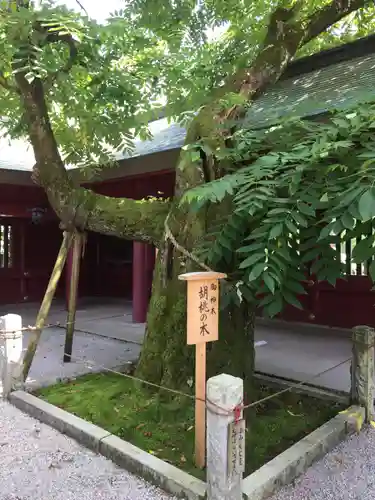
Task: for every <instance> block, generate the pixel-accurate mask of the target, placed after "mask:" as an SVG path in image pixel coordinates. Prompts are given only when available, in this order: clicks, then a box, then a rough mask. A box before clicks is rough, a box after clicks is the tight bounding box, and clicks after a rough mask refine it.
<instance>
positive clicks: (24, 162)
mask: <svg viewBox="0 0 375 500" xmlns="http://www.w3.org/2000/svg"><path fill="white" fill-rule="evenodd" d="M34 164H35V157H34V153H33V150H32V148H31V146H30V145H29V144H28V143H27V142H26V141H23V140H21V139H17V140H12V141H11V142H10V141H9V140H8V139H4V138H0V169H9V170H31V169H32V168H33V166H34Z"/></svg>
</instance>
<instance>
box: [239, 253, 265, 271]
mask: <svg viewBox="0 0 375 500" xmlns="http://www.w3.org/2000/svg"><path fill="white" fill-rule="evenodd" d="M264 258H265V254H264V252H263V253H255V254H253V255H250V257H247V259H245V260H244V261H242V262H241V264H240V265H239V268H240V269H246V268H247V267H250V266H252V265H254V264H255V263H256V262H258V261H259V260H261V259H263V260H264ZM262 266H264V264H262Z"/></svg>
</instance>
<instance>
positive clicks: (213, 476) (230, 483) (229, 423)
mask: <svg viewBox="0 0 375 500" xmlns="http://www.w3.org/2000/svg"><path fill="white" fill-rule="evenodd" d="M242 405H243V381H242V380H241V379H240V378H238V377H233V376H232V375H226V374H221V375H217V376H216V377H212V378H210V379H209V380H208V382H207V500H242V478H243V472H244V470H245V421H244V420H243V418H242Z"/></svg>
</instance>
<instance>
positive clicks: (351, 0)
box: [301, 0, 374, 45]
mask: <svg viewBox="0 0 375 500" xmlns="http://www.w3.org/2000/svg"><path fill="white" fill-rule="evenodd" d="M373 3H374V2H373V0H332V2H331V3H330V4H328V5H326V6H325V7H323V8H322V9H319V10H317V11H316V12H314V14H312V15H311V16H310V17H309V18H308V19H307V26H306V28H305V34H304V37H303V39H302V41H301V45H305V44H306V43H308V42H310V41H311V40H313V39H314V38H316V37H317V36H319V35H320V34H321V33H323V31H326V30H327V29H328V28H329V27H330V26H332V25H334V24H336V23H337V22H338V21H341V19H343V18H344V17H346V16H347V15H348V14H351V13H352V12H355V11H356V10H358V9H361V8H362V7H366V6H367V5H372V4H373Z"/></svg>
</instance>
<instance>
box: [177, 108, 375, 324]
mask: <svg viewBox="0 0 375 500" xmlns="http://www.w3.org/2000/svg"><path fill="white" fill-rule="evenodd" d="M231 143H232V146H231V147H230V148H229V147H228V148H226V149H223V150H222V151H221V152H220V155H221V156H223V157H227V158H229V159H230V161H231V162H232V163H234V164H236V165H242V167H241V168H239V169H238V170H236V171H235V172H233V173H231V174H229V175H226V176H224V177H222V178H221V179H218V180H216V181H214V182H212V183H208V184H204V185H202V186H200V187H197V188H195V189H194V190H191V191H188V192H187V193H186V195H185V198H184V200H185V201H189V202H190V203H192V204H193V206H195V208H196V209H200V208H201V207H202V205H204V204H206V203H213V204H217V203H221V202H223V200H225V199H229V200H230V203H231V206H232V208H233V211H232V214H231V216H230V217H229V218H228V217H225V219H223V220H220V221H218V230H217V231H213V232H211V234H209V235H208V238H207V242H206V243H208V244H205V245H203V248H202V256H204V258H205V259H206V260H207V261H208V262H210V264H211V265H212V266H215V267H219V268H221V267H223V266H224V267H225V268H227V269H228V271H230V272H232V273H233V277H234V278H235V279H236V280H238V283H237V291H238V294H237V296H238V295H239V294H244V296H245V298H246V299H247V300H249V301H254V299H255V297H258V298H259V296H261V297H262V298H261V301H260V305H261V306H264V309H265V312H266V313H268V314H269V315H271V316H273V315H275V314H277V313H279V312H280V311H281V310H282V308H283V306H284V304H285V302H286V303H289V304H292V305H293V306H296V307H301V305H300V302H299V301H298V299H297V298H296V295H302V294H305V293H306V291H305V288H304V287H303V286H302V284H301V283H303V282H304V281H306V280H307V279H308V278H309V277H310V276H316V279H317V280H318V281H328V282H329V283H331V284H332V285H335V283H336V280H337V279H339V278H342V277H344V276H345V274H346V272H347V269H348V265H347V266H345V264H346V263H344V262H343V259H342V255H341V254H342V249H343V248H345V244H346V242H351V241H353V240H355V241H356V244H355V247H354V249H353V252H352V256H351V257H352V262H354V263H357V264H361V263H364V262H368V263H369V264H368V267H369V274H370V276H371V278H372V280H373V281H375V261H374V260H373V258H374V256H375V246H374V244H375V234H374V231H373V226H374V224H373V221H374V217H375V188H374V183H375V104H374V103H373V102H372V103H366V104H365V103H363V104H361V105H357V106H356V107H355V108H352V109H350V108H347V109H345V110H341V111H332V112H331V113H330V114H329V115H327V116H326V117H324V121H322V120H321V119H320V120H314V121H308V120H302V119H298V118H295V119H293V118H289V119H288V120H284V121H283V122H281V123H280V124H279V125H278V126H274V127H271V128H269V129H266V130H265V129H263V130H248V129H239V130H237V131H235V132H234V134H233V136H232V137H231ZM348 264H349V263H348ZM349 269H350V268H349ZM349 274H350V271H349ZM234 297H236V295H234Z"/></svg>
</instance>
